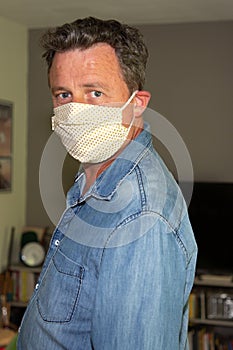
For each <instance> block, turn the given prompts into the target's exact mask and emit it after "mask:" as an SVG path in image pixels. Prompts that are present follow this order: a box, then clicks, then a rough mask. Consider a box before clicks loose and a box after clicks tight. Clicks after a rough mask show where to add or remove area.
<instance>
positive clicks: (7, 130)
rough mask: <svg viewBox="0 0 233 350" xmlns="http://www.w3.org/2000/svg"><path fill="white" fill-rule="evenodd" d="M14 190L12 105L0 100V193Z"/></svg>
mask: <svg viewBox="0 0 233 350" xmlns="http://www.w3.org/2000/svg"><path fill="white" fill-rule="evenodd" d="M11 189H12V103H10V102H4V101H1V100H0V192H2V191H10V190H11Z"/></svg>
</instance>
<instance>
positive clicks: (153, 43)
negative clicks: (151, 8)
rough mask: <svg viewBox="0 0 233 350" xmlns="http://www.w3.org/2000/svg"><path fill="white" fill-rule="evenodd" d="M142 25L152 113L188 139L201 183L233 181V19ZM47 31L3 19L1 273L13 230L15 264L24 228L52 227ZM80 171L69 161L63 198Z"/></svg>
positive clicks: (0, 33) (0, 37)
mask: <svg viewBox="0 0 233 350" xmlns="http://www.w3.org/2000/svg"><path fill="white" fill-rule="evenodd" d="M138 27H139V28H140V30H141V31H142V32H143V34H144V36H145V40H146V42H147V45H148V48H149V52H150V58H149V64H148V69H147V80H146V86H145V89H148V90H149V91H150V92H151V93H152V98H151V102H150V105H149V107H150V108H152V109H153V110H155V111H157V112H159V113H160V114H161V115H162V116H164V117H165V118H166V119H167V120H168V121H169V122H170V123H172V125H173V126H174V127H175V128H176V129H177V131H178V132H179V134H180V135H181V137H182V138H183V140H184V142H185V144H186V147H187V149H188V151H189V153H190V156H191V160H192V164H193V171H194V180H195V181H208V182H233V162H232V149H233V138H232V130H233V118H232V116H233V103H232V91H233V64H232V62H233V45H232V37H233V21H227V22H206V23H182V24H155V25H153V24H150V25H138ZM43 31H44V29H31V30H27V28H25V27H24V26H22V25H19V24H18V23H15V22H12V21H9V20H6V19H5V18H1V17H0V50H1V54H0V77H1V84H0V100H3V101H10V102H12V103H13V129H12V150H13V153H12V159H13V164H12V190H11V191H9V192H0V257H1V259H0V268H1V269H2V268H4V267H6V264H7V250H8V246H9V239H10V232H11V228H12V227H15V245H14V257H13V258H14V260H17V259H18V256H17V247H18V244H19V239H20V234H21V231H22V228H23V226H25V225H26V226H30V225H32V226H35V225H36V226H43V227H45V226H48V227H49V230H50V231H52V230H53V227H54V225H53V222H51V220H50V218H49V216H48V214H47V212H46V210H45V208H44V206H43V203H42V201H41V196H40V186H39V166H40V161H41V157H42V153H43V150H44V148H45V146H46V143H47V141H48V139H49V137H50V136H51V134H52V131H51V123H50V117H51V116H52V104H51V98H50V92H49V89H48V84H47V68H46V65H45V63H44V61H43V59H42V57H41V56H42V51H41V48H40V46H39V38H40V36H41V34H42V33H43ZM158 148H159V149H161V152H162V154H164V157H165V161H167V162H168V164H169V166H170V167H171V169H172V171H174V172H175V169H173V168H174V164H173V162H172V161H171V160H170V159H169V155H167V152H166V150H165V149H164V148H165V147H163V145H160V144H159V143H158ZM166 158H167V159H166ZM77 171H78V164H77V163H76V162H74V161H71V159H69V158H68V157H67V158H66V160H65V167H64V169H63V173H62V174H63V175H62V177H63V188H64V193H65V192H66V191H67V189H68V188H69V186H70V185H71V184H72V181H73V177H74V175H75V173H76V172H77ZM48 176H49V174H48ZM51 176H54V174H51ZM56 195H57V194H56V191H55V193H53V194H52V196H54V198H53V199H54V201H53V203H54V206H56V205H58V206H59V210H60V207H61V208H62V205H63V204H64V203H62V204H61V205H60V204H59V203H57V202H56Z"/></svg>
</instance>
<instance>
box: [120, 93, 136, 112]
mask: <svg viewBox="0 0 233 350" xmlns="http://www.w3.org/2000/svg"><path fill="white" fill-rule="evenodd" d="M137 92H138V90H135V91H134V92H133V93H132V95H131V96H130V98H129V99H128V101H127V102H126V103H125V104H124V106H122V107H121V110H123V109H125V108H126V107H127V106H128V105H129V104H130V102H131V101H132V99H133V98H134V97H135V95H136V93H137Z"/></svg>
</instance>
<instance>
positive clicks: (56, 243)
mask: <svg viewBox="0 0 233 350" xmlns="http://www.w3.org/2000/svg"><path fill="white" fill-rule="evenodd" d="M59 243H60V241H59V239H56V241H55V242H54V244H55V246H56V247H57V246H58V245H59Z"/></svg>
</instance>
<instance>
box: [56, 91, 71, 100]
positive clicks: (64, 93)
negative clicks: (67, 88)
mask: <svg viewBox="0 0 233 350" xmlns="http://www.w3.org/2000/svg"><path fill="white" fill-rule="evenodd" d="M57 97H60V98H62V99H66V98H69V97H70V93H69V92H62V93H60V94H58V96H57Z"/></svg>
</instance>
